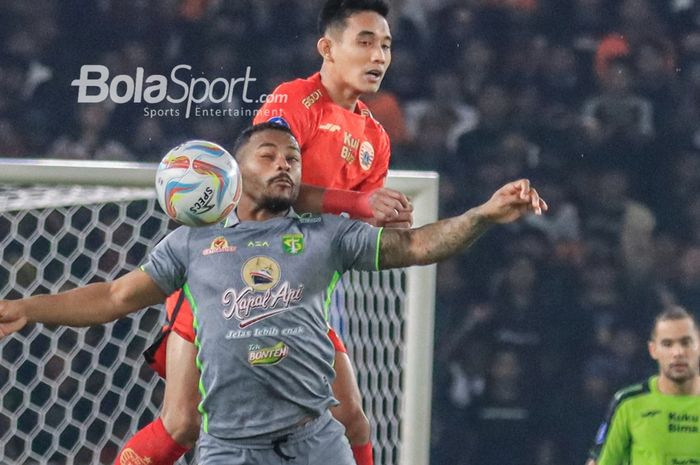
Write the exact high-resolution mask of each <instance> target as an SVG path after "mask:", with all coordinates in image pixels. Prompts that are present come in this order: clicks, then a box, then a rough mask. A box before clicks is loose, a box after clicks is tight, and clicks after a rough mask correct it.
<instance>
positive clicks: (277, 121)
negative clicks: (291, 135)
mask: <svg viewBox="0 0 700 465" xmlns="http://www.w3.org/2000/svg"><path fill="white" fill-rule="evenodd" d="M267 122H268V123H274V124H279V125H280V126H285V127H289V123H288V122H287V120H286V119H284V118H282V117H281V116H273V117H272V118H270V119H269V120H267Z"/></svg>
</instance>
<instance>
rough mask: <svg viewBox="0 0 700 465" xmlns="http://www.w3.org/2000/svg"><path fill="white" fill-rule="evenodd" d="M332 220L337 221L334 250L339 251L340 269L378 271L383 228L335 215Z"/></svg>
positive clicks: (337, 257)
mask: <svg viewBox="0 0 700 465" xmlns="http://www.w3.org/2000/svg"><path fill="white" fill-rule="evenodd" d="M325 220H326V219H325V218H324V221H325ZM331 221H335V222H337V224H336V229H335V234H334V236H333V246H334V247H333V250H334V251H338V254H337V256H336V259H337V260H338V261H339V263H338V265H339V268H340V270H342V271H345V270H349V269H355V270H367V271H377V270H378V269H379V268H378V260H379V239H380V238H381V235H382V230H383V228H376V227H374V226H371V225H369V224H367V223H364V222H362V221H356V220H349V219H347V218H342V217H335V218H334V219H333V220H331Z"/></svg>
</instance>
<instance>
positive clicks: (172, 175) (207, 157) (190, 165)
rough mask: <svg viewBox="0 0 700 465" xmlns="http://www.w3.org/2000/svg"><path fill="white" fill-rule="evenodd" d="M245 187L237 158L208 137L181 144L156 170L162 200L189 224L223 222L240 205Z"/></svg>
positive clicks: (167, 209)
mask: <svg viewBox="0 0 700 465" xmlns="http://www.w3.org/2000/svg"><path fill="white" fill-rule="evenodd" d="M241 187H242V182H241V172H240V170H239V169H238V163H236V160H234V159H233V157H232V156H231V154H230V153H228V152H227V151H226V150H225V149H224V148H222V147H221V146H220V145H217V144H214V143H212V142H207V141H204V140H191V141H188V142H185V143H184V144H180V145H178V146H177V147H175V148H174V149H172V150H171V151H170V152H168V153H167V155H165V157H163V160H162V161H161V162H160V165H158V170H157V172H156V192H157V194H158V203H160V206H161V208H162V209H163V211H165V212H166V213H167V214H168V216H169V217H170V218H172V219H173V220H175V221H177V222H178V223H180V224H184V225H185V226H206V225H210V224H214V223H218V222H220V221H222V220H223V219H224V218H226V216H228V214H229V213H231V210H233V209H234V208H236V205H238V201H239V200H240V199H241Z"/></svg>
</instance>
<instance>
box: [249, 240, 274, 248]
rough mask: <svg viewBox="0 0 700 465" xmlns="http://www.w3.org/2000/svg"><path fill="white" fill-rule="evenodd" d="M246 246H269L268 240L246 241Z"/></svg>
mask: <svg viewBox="0 0 700 465" xmlns="http://www.w3.org/2000/svg"><path fill="white" fill-rule="evenodd" d="M248 247H249V248H250V247H270V243H269V242H268V241H248Z"/></svg>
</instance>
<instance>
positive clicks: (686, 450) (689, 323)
mask: <svg viewBox="0 0 700 465" xmlns="http://www.w3.org/2000/svg"><path fill="white" fill-rule="evenodd" d="M649 353H650V354H651V357H652V358H653V359H654V360H656V361H657V362H658V363H659V374H658V375H657V376H653V377H651V378H650V379H649V380H647V381H645V382H643V383H641V384H636V385H633V386H629V387H627V388H625V389H622V390H620V391H619V392H617V393H616V394H615V397H614V399H613V401H612V403H611V406H610V409H609V411H608V414H607V418H606V419H605V421H604V422H603V424H602V425H600V428H599V429H598V434H597V435H596V438H595V445H594V447H593V449H592V450H591V453H590V457H589V461H588V464H587V465H596V464H597V465H623V464H632V465H700V376H699V375H698V369H699V367H698V366H699V365H700V336H699V334H698V326H697V323H696V321H695V319H694V318H693V316H692V315H691V314H690V313H688V312H687V311H685V310H684V309H682V308H679V307H673V308H671V309H669V310H666V311H664V312H663V313H661V314H660V315H659V316H657V317H656V322H655V324H654V329H653V330H652V333H651V340H650V341H649Z"/></svg>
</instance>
